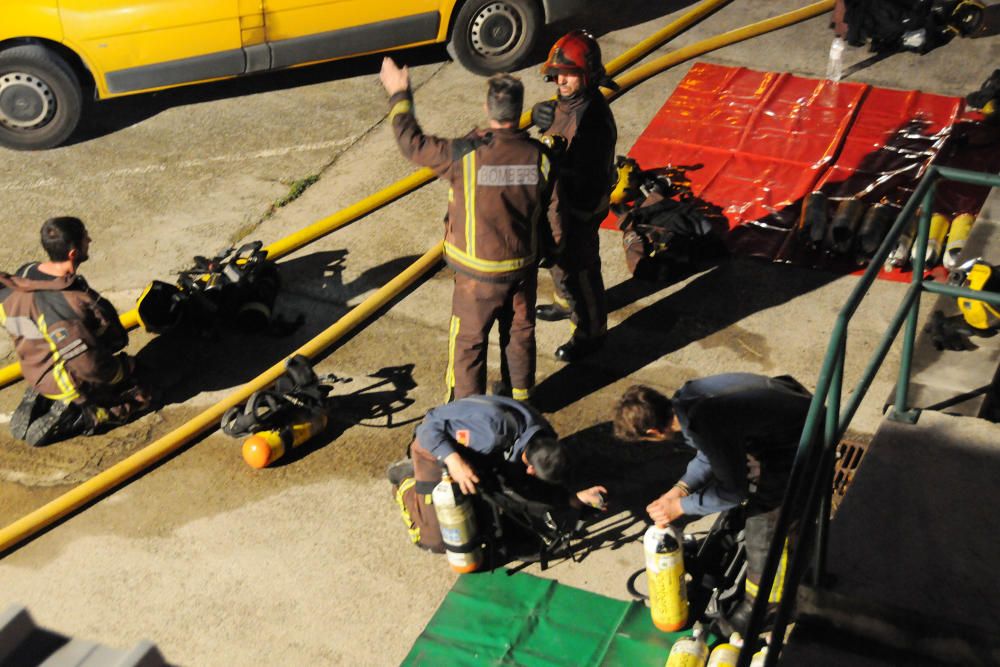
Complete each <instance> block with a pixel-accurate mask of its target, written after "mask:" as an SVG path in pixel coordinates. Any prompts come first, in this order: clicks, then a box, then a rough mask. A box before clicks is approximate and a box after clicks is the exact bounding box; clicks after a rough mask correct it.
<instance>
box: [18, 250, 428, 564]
mask: <svg viewBox="0 0 1000 667" xmlns="http://www.w3.org/2000/svg"><path fill="white" fill-rule="evenodd" d="M440 259H441V244H440V243H439V244H438V245H436V246H434V247H433V248H431V249H430V250H428V251H427V252H426V253H424V255H423V256H422V257H420V259H418V260H417V261H415V262H414V263H413V264H411V265H410V266H409V267H407V268H406V270H404V271H403V272H402V273H400V274H399V275H398V276H396V277H395V278H393V279H392V280H390V281H389V282H388V283H386V284H385V285H383V286H382V288H381V289H379V290H378V291H376V292H375V293H374V294H372V295H371V296H369V297H368V298H367V299H365V300H364V301H362V302H361V303H360V304H359V305H357V306H356V307H354V308H353V309H352V310H351V311H350V312H349V313H347V314H346V315H344V316H343V317H342V318H340V319H339V320H337V322H335V323H334V324H333V325H331V326H330V327H329V328H327V329H326V330H325V331H323V332H322V333H320V334H319V335H318V336H316V337H315V338H313V339H312V340H310V341H309V342H308V343H306V344H305V345H303V346H302V347H300V348H299V349H298V350H296V351H295V352H293V353H292V356H294V355H295V354H302V355H305V356H306V357H309V358H310V359H311V358H313V357H315V356H316V355H318V354H319V353H321V352H322V351H323V350H325V349H326V348H328V347H329V346H331V345H333V344H334V343H336V342H337V341H338V340H340V339H341V338H343V337H344V336H345V335H346V334H348V333H350V332H351V331H352V330H353V329H354V328H355V327H356V326H358V325H359V324H361V323H362V322H364V321H365V319H367V318H368V317H369V316H371V315H372V314H373V313H375V312H377V311H378V310H379V308H381V307H382V306H384V305H385V304H387V303H388V302H389V301H391V300H392V299H393V298H395V297H396V296H397V295H398V294H399V293H400V292H402V291H403V290H405V289H406V288H407V287H409V286H410V285H412V284H413V283H414V282H416V281H417V280H418V279H419V278H420V277H421V276H423V275H424V274H425V273H427V272H428V271H429V270H431V269H432V268H434V267H435V266H437V264H438V261H439V260H440ZM284 372H285V360H282V361H281V362H280V363H277V364H275V365H274V366H271V368H269V369H267V370H266V371H264V372H263V373H261V374H260V375H258V376H257V377H256V378H254V379H253V380H251V381H250V382H248V383H247V384H245V385H243V386H242V387H240V388H239V389H237V390H236V391H235V392H233V393H232V394H230V395H229V396H227V397H226V398H224V399H222V400H221V401H219V402H218V403H216V404H215V405H213V406H212V407H210V408H208V409H207V410H205V411H203V412H201V413H200V414H198V415H197V416H196V417H194V418H193V419H191V420H190V421H189V422H187V423H186V424H184V425H183V426H181V427H179V428H177V429H175V430H173V431H171V432H170V433H168V434H166V435H165V436H163V437H162V438H160V439H159V440H156V441H154V442H152V443H150V444H149V445H147V446H146V447H144V448H143V449H140V450H139V451H137V452H136V453H135V454H132V455H131V456H129V457H128V458H126V459H124V460H122V461H120V462H118V463H116V464H115V465H113V466H111V467H110V468H108V469H107V470H105V471H104V472H101V473H99V474H97V475H95V476H94V477H92V478H90V479H89V480H87V481H86V482H84V483H82V484H80V485H79V486H77V487H75V488H74V489H72V490H70V491H67V492H66V493H64V494H63V495H61V496H59V497H58V498H56V499H55V500H53V501H51V502H49V503H47V504H45V505H43V506H42V507H40V508H38V509H37V510H35V511H34V512H31V513H30V514H28V515H26V516H24V517H22V518H20V519H18V520H17V521H15V522H14V523H12V524H10V525H9V526H7V527H5V528H3V529H2V530H0V553H3V552H4V551H5V550H7V549H9V548H10V547H11V546H13V545H15V544H17V543H18V542H20V541H21V540H23V539H25V538H27V537H29V536H30V535H33V534H34V533H36V532H37V531H39V530H41V529H42V528H44V527H45V526H48V525H49V524H51V523H53V522H55V521H58V520H59V519H60V518H62V517H64V516H66V515H67V514H69V513H70V512H72V511H73V510H74V509H76V508H78V507H80V506H82V505H84V504H85V503H87V502H90V501H91V500H93V499H94V498H97V497H98V496H100V495H101V494H103V493H105V492H107V491H109V490H111V489H113V488H115V487H116V486H118V485H119V484H121V483H122V482H124V481H125V480H127V479H129V478H130V477H132V476H134V475H135V474H137V473H138V472H140V471H142V470H145V469H146V468H148V467H149V466H151V465H153V464H154V463H156V462H157V461H159V460H160V459H162V458H163V457H165V456H167V455H168V454H170V453H172V452H173V451H175V450H176V449H178V448H179V447H181V446H182V445H184V444H186V443H187V442H189V441H190V440H192V439H193V438H196V437H197V436H199V435H201V434H202V433H204V432H206V431H209V430H211V429H213V428H217V427H218V426H219V420H220V419H222V414H223V413H224V412H225V411H226V410H228V409H229V408H231V407H233V406H236V405H240V404H241V403H244V402H245V401H246V400H247V399H248V398H250V396H251V394H253V393H254V392H256V391H259V390H261V389H264V388H265V387H267V386H268V385H270V384H271V383H273V382H274V381H275V380H277V379H278V377H280V376H281V374H282V373H284Z"/></svg>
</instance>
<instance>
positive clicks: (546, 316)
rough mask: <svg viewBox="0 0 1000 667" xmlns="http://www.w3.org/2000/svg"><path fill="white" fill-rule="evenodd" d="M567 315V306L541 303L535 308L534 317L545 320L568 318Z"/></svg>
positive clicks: (568, 312)
mask: <svg viewBox="0 0 1000 667" xmlns="http://www.w3.org/2000/svg"><path fill="white" fill-rule="evenodd" d="M569 315H570V310H569V308H563V307H562V306H560V305H559V304H556V303H543V304H542V305H540V306H537V307H536V308H535V317H537V318H538V319H540V320H545V321H546V322H558V321H560V320H568V319H569Z"/></svg>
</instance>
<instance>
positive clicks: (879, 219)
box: [799, 190, 898, 266]
mask: <svg viewBox="0 0 1000 667" xmlns="http://www.w3.org/2000/svg"><path fill="white" fill-rule="evenodd" d="M829 208H830V202H829V200H828V199H827V196H826V195H825V194H824V193H823V192H822V191H819V190H817V191H816V192H812V193H810V194H809V196H808V197H806V201H805V204H804V205H803V206H802V218H801V220H800V222H799V238H800V239H802V240H803V242H804V243H805V245H806V246H807V247H809V248H812V249H813V250H820V251H823V252H824V253H826V254H827V255H831V256H840V257H845V258H848V259H849V260H851V261H853V262H855V263H856V264H858V265H862V266H863V265H865V264H867V263H868V262H869V261H871V259H872V257H873V256H874V255H875V252H876V251H877V250H878V248H879V246H880V245H881V244H882V241H883V239H885V235H886V233H887V232H888V231H889V228H890V227H891V226H892V223H893V221H895V219H896V215H897V213H898V211H897V210H896V208H894V207H893V206H891V205H890V204H888V203H887V202H885V201H881V202H879V203H877V204H875V205H873V206H871V207H868V206H867V205H866V204H865V202H863V201H862V200H860V199H858V198H856V197H848V198H846V199H842V200H841V201H840V203H838V204H837V207H836V209H835V211H834V214H833V216H832V217H830V216H829Z"/></svg>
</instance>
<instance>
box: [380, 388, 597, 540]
mask: <svg viewBox="0 0 1000 667" xmlns="http://www.w3.org/2000/svg"><path fill="white" fill-rule="evenodd" d="M568 467H569V462H568V458H567V452H566V448H565V446H564V445H563V443H561V442H559V440H558V439H557V436H556V432H555V430H554V429H553V428H552V426H550V425H549V423H548V421H546V420H545V418H544V417H542V415H540V414H539V413H538V412H536V411H535V410H534V409H533V408H532V407H530V406H529V405H527V404H525V403H523V402H521V401H517V400H514V399H512V398H506V397H503V396H469V397H467V398H463V399H460V400H457V401H454V402H452V403H447V404H445V405H442V406H440V407H437V408H434V409H432V410H430V411H429V412H428V413H427V414H426V415H425V416H424V420H423V422H422V423H421V424H420V426H418V427H417V431H416V437H415V438H414V439H413V442H412V443H411V444H410V459H409V460H406V459H404V460H402V461H398V462H397V463H394V464H393V465H391V466H390V467H389V470H388V471H387V474H388V477H389V481H390V482H392V483H393V485H394V486H395V487H396V490H395V496H396V502H397V503H398V504H399V506H400V509H401V510H402V512H403V518H404V521H406V523H407V527H408V529H409V531H410V539H411V540H412V541H413V543H414V544H417V545H418V546H421V547H423V548H425V549H428V550H430V551H434V552H437V553H443V552H444V543H443V541H442V539H441V529H440V526H439V525H438V521H437V515H436V513H435V512H434V506H433V504H432V500H431V493H433V491H434V487H435V486H437V484H438V482H440V481H441V476H442V472H443V468H447V469H448V474H449V475H450V476H451V478H452V480H454V482H455V483H456V484H458V485H459V487H460V488H461V490H462V493H464V494H467V495H473V494H475V493H476V487H477V485H479V484H480V483H481V481H482V480H481V479H480V477H481V476H486V475H495V474H501V475H504V476H505V478H507V479H517V478H518V477H520V478H522V480H523V477H524V476H528V477H532V478H537V479H539V480H541V481H543V482H547V483H549V484H553V485H560V484H562V483H564V482H565V481H566V479H567V472H568ZM605 491H606V490H605V489H604V487H600V486H595V487H592V488H590V489H586V490H584V491H580V492H579V493H577V494H576V496H575V497H574V496H572V495H568V494H567V495H565V497H564V501H563V502H566V501H567V500H568V501H570V502H571V503H572V504H577V505H579V504H588V505H593V506H597V505H599V504H600V500H599V497H598V494H600V493H603V492H605Z"/></svg>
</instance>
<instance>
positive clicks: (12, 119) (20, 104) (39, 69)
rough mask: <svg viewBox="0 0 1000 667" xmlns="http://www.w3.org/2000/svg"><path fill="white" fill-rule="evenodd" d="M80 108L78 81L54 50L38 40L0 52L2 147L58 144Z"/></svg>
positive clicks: (34, 147) (69, 131) (69, 130)
mask: <svg viewBox="0 0 1000 667" xmlns="http://www.w3.org/2000/svg"><path fill="white" fill-rule="evenodd" d="M82 111H83V91H82V89H81V87H80V79H79V77H78V76H77V75H76V72H74V71H73V68H72V67H70V66H69V64H68V63H66V61H65V60H63V59H62V58H61V57H60V56H59V55H58V54H57V53H56V52H54V51H52V50H51V49H48V48H46V47H44V46H41V45H38V44H28V45H23V46H15V47H12V48H9V49H6V50H4V51H0V145H2V146H6V147H7V148H13V149H15V150H41V149H44V148H52V147H53V146H58V145H60V144H62V143H63V142H64V141H66V140H67V139H69V137H70V135H72V134H73V131H74V130H75V129H76V127H77V125H78V124H79V123H80V116H81V115H82Z"/></svg>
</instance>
